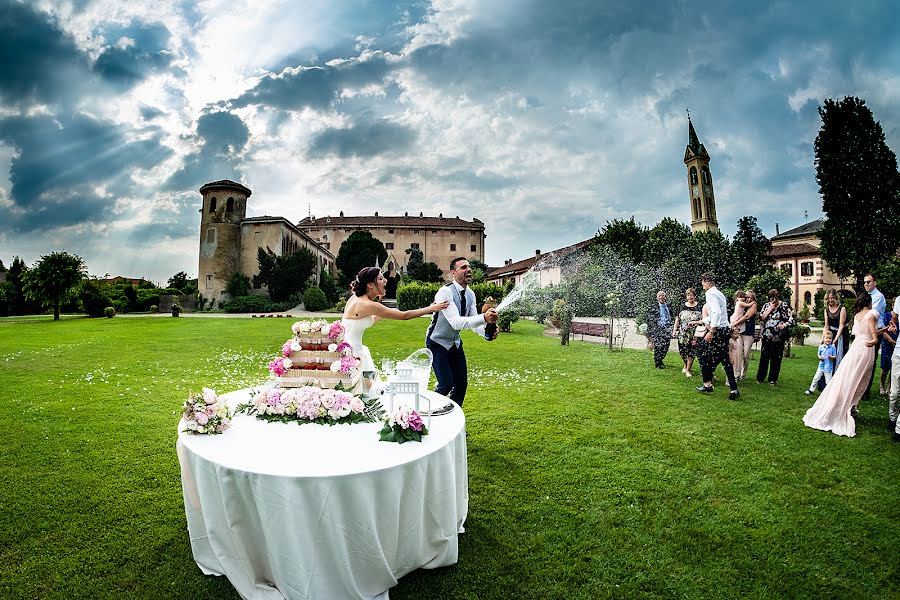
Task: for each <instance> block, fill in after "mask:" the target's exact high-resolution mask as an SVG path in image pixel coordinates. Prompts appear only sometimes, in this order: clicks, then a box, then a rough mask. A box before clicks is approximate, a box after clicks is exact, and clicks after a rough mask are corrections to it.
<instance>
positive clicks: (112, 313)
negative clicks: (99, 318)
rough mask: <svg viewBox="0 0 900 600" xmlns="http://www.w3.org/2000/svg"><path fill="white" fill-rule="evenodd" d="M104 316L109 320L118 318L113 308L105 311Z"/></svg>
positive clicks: (107, 308) (109, 307)
mask: <svg viewBox="0 0 900 600" xmlns="http://www.w3.org/2000/svg"><path fill="white" fill-rule="evenodd" d="M103 314H104V315H106V318H107V319H112V318H113V317H114V316H116V309H115V308H113V307H112V306H107V307H106V308H104V309H103Z"/></svg>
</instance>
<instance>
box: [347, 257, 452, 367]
mask: <svg viewBox="0 0 900 600" xmlns="http://www.w3.org/2000/svg"><path fill="white" fill-rule="evenodd" d="M386 285H387V279H385V277H384V275H382V274H381V269H379V268H377V267H366V268H365V269H363V270H361V271H360V272H359V273H358V274H357V276H356V279H354V280H353V281H352V282H351V283H350V291H351V292H353V293H352V294H351V295H350V298H349V299H348V300H347V306H346V307H345V308H344V317H343V319H341V324H342V325H343V326H344V341H346V342H348V343H349V344H350V345H351V346H352V347H353V354H355V355H356V356H357V357H359V358H360V359H361V360H362V364H361V365H360V368H361V369H362V372H363V375H369V376H371V372H373V371H376V370H377V369H376V368H375V362H374V361H373V360H372V354H371V353H370V352H369V349H368V348H367V347H366V346H364V345H363V343H362V337H363V333H365V331H366V329H368V328H369V327H371V326H372V325H373V324H374V323H375V321H376V320H377V319H395V320H399V321H406V320H408V319H414V318H416V317H421V316H422V315H427V314H430V313H436V312H440V311H442V310H444V309H445V308H447V306H448V305H449V302H436V303H434V304H432V305H431V306H426V307H425V308H417V309H415V310H397V309H395V308H388V307H387V306H385V305H383V304H382V303H381V302H379V301H378V299H379V298H382V297H383V296H384V291H385V286H386Z"/></svg>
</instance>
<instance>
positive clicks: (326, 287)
mask: <svg viewBox="0 0 900 600" xmlns="http://www.w3.org/2000/svg"><path fill="white" fill-rule="evenodd" d="M319 288H320V289H321V290H322V293H323V294H325V298H327V299H328V304H330V305H334V304H335V303H336V302H337V301H338V298H340V297H341V293H340V291H338V288H337V282H336V281H335V280H334V276H333V275H332V274H331V271H329V270H328V269H322V271H321V273H320V274H319Z"/></svg>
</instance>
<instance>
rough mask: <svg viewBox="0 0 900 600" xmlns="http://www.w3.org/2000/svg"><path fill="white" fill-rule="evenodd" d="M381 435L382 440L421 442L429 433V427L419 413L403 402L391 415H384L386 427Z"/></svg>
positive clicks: (399, 442) (401, 442) (400, 442)
mask: <svg viewBox="0 0 900 600" xmlns="http://www.w3.org/2000/svg"><path fill="white" fill-rule="evenodd" d="M379 435H380V437H379V440H380V441H382V442H397V443H398V444H403V443H406V442H421V441H422V438H423V437H425V436H426V435H428V429H427V428H426V427H425V423H423V422H422V417H421V416H420V415H419V413H417V412H416V411H415V410H413V409H411V408H410V407H408V406H406V405H405V404H401V405H400V406H399V407H397V409H396V410H394V412H393V413H391V415H390V416H385V417H384V427H383V428H382V429H381V431H380V432H379Z"/></svg>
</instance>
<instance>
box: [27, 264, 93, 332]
mask: <svg viewBox="0 0 900 600" xmlns="http://www.w3.org/2000/svg"><path fill="white" fill-rule="evenodd" d="M86 276H87V267H86V266H85V264H84V261H83V260H82V259H81V257H80V256H78V255H77V254H69V253H68V252H53V253H51V254H48V255H46V256H42V257H41V258H40V260H38V261H37V262H36V263H35V264H34V266H33V267H32V268H31V269H30V270H29V271H28V274H27V275H26V276H25V295H26V296H27V297H28V298H30V299H32V300H35V301H37V302H40V303H41V304H42V305H43V306H46V307H52V308H53V320H54V321H59V305H60V304H62V303H63V302H65V301H66V300H68V299H69V298H70V297H71V296H72V295H73V293H74V292H75V290H76V289H77V287H78V284H79V283H81V281H82V280H83V279H84V278H85V277H86Z"/></svg>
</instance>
